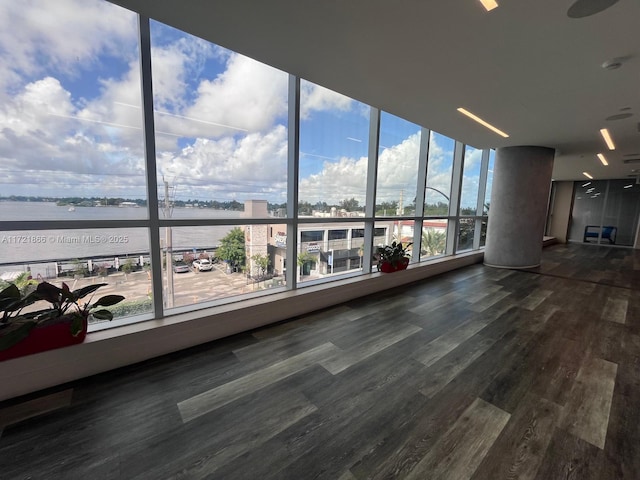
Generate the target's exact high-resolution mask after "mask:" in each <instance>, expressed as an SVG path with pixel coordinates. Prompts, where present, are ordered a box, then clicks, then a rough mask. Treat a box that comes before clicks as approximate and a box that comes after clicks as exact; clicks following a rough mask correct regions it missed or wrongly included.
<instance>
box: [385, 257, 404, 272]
mask: <svg viewBox="0 0 640 480" xmlns="http://www.w3.org/2000/svg"><path fill="white" fill-rule="evenodd" d="M407 266H409V259H408V258H404V259H402V260H400V261H399V262H398V263H397V264H396V265H395V266H393V264H392V263H391V262H382V263H381V264H380V271H381V272H384V273H392V272H397V271H398V270H406V268H407Z"/></svg>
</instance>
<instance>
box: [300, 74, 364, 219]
mask: <svg viewBox="0 0 640 480" xmlns="http://www.w3.org/2000/svg"><path fill="white" fill-rule="evenodd" d="M369 110H370V108H369V107H368V106H366V105H365V104H363V103H360V102H357V101H356V100H352V99H350V98H349V97H345V96H344V95H340V94H338V93H335V92H333V91H331V90H328V89H326V88H323V87H320V86H318V85H314V84H313V83H311V82H307V81H305V80H302V81H301V82H300V181H299V199H300V201H299V205H298V213H299V215H301V216H309V215H314V212H317V213H325V214H330V215H331V216H343V217H345V216H358V215H359V214H361V213H362V212H363V211H364V203H365V194H366V186H367V163H368V160H367V158H368V148H369V147H368V142H369Z"/></svg>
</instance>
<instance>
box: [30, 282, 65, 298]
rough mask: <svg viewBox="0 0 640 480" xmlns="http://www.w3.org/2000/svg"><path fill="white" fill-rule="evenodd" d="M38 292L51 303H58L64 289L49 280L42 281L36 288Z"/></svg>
mask: <svg viewBox="0 0 640 480" xmlns="http://www.w3.org/2000/svg"><path fill="white" fill-rule="evenodd" d="M36 294H37V295H38V296H39V297H40V298H41V299H42V300H45V301H47V302H49V303H58V302H59V301H60V296H61V294H62V289H61V288H58V287H56V286H55V285H52V284H50V283H48V282H41V283H39V284H38V287H37V288H36Z"/></svg>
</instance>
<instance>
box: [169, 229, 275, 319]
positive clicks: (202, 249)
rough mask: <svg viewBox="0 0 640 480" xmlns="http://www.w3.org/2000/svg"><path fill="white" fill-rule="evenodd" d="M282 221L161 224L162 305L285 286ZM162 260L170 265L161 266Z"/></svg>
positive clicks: (176, 305) (207, 299)
mask: <svg viewBox="0 0 640 480" xmlns="http://www.w3.org/2000/svg"><path fill="white" fill-rule="evenodd" d="M283 232H286V229H285V228H284V226H282V225H252V224H248V225H243V226H232V225H217V226H209V227H171V228H164V229H162V232H161V233H162V236H163V237H162V239H161V243H162V252H163V262H162V263H163V265H162V267H163V275H162V276H163V289H164V302H165V306H166V307H167V308H172V307H181V306H185V305H194V304H197V303H201V302H208V301H212V300H219V299H224V298H228V297H234V296H239V295H244V294H249V293H253V292H257V291H260V290H265V289H270V288H275V287H282V286H284V285H285V280H284V271H285V268H286V262H285V259H286V256H285V254H286V234H283ZM167 263H171V266H172V268H169V269H167Z"/></svg>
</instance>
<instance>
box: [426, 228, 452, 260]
mask: <svg viewBox="0 0 640 480" xmlns="http://www.w3.org/2000/svg"><path fill="white" fill-rule="evenodd" d="M446 248H447V219H446V218H430V219H427V220H425V221H424V222H423V223H422V242H421V244H420V260H428V259H429V258H432V257H439V256H442V255H444V252H445V249H446Z"/></svg>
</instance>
